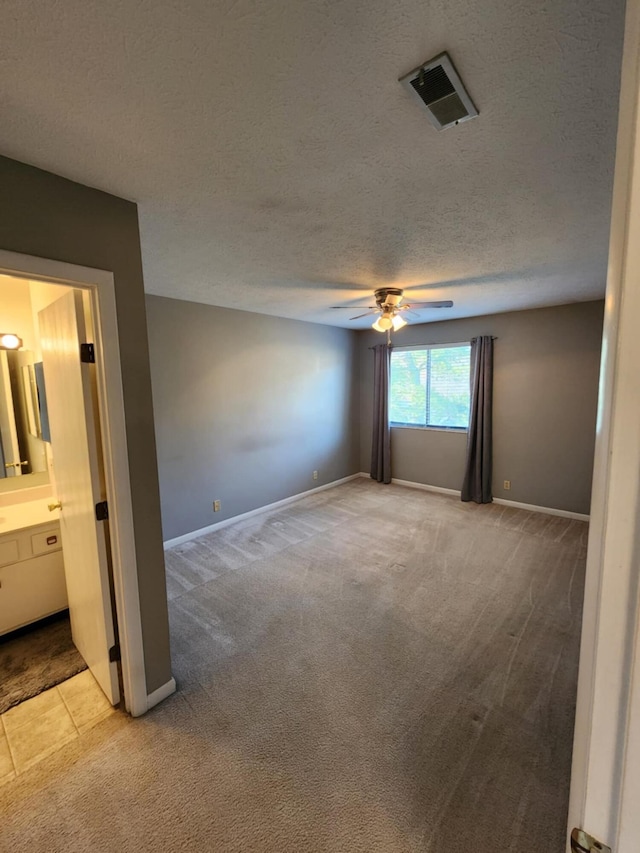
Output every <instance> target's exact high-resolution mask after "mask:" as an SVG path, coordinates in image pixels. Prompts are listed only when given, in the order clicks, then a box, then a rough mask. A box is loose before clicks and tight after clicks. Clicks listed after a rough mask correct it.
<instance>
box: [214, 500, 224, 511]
mask: <svg viewBox="0 0 640 853" xmlns="http://www.w3.org/2000/svg"><path fill="white" fill-rule="evenodd" d="M221 509H222V501H214V502H213V511H214V512H220V510H221Z"/></svg>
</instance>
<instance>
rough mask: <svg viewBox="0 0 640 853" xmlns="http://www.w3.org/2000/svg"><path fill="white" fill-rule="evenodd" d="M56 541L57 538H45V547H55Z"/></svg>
mask: <svg viewBox="0 0 640 853" xmlns="http://www.w3.org/2000/svg"><path fill="white" fill-rule="evenodd" d="M57 541H58V537H57V536H47V545H55V544H56V542H57Z"/></svg>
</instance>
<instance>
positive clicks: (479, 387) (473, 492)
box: [462, 335, 493, 504]
mask: <svg viewBox="0 0 640 853" xmlns="http://www.w3.org/2000/svg"><path fill="white" fill-rule="evenodd" d="M492 405H493V338H492V337H490V336H488V335H485V336H483V337H481V338H473V340H472V341H471V411H470V414H469V435H468V436H467V464H466V469H465V474H464V482H463V484H462V500H463V501H475V502H476V503H478V504H488V503H491V501H492V500H493V496H492V494H491V466H492V464H493V445H492V435H491V432H492V416H491V409H492Z"/></svg>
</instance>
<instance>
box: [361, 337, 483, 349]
mask: <svg viewBox="0 0 640 853" xmlns="http://www.w3.org/2000/svg"><path fill="white" fill-rule="evenodd" d="M479 337H482V335H476V337H475V338H471V340H472V341H475V340H476V338H479ZM487 337H491V340H492V341H497V340H498V336H497V335H490V336H489V335H488V336H487ZM469 343H471V341H470V342H469ZM376 346H378V347H379V346H380V344H376ZM376 346H373V347H367V349H375V348H376ZM388 346H390V347H393V344H388ZM412 346H414V344H412ZM415 346H416V347H419V346H425V347H430V346H432V344H415ZM443 346H446V344H443Z"/></svg>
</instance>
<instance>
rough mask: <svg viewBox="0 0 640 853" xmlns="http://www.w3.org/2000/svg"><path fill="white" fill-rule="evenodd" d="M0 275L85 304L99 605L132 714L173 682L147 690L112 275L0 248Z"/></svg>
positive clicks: (166, 691)
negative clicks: (101, 568)
mask: <svg viewBox="0 0 640 853" xmlns="http://www.w3.org/2000/svg"><path fill="white" fill-rule="evenodd" d="M0 274H1V275H6V276H11V277H13V278H14V279H20V280H21V281H23V282H24V281H29V282H33V283H36V284H38V285H41V286H43V287H44V286H46V288H48V289H50V290H51V289H55V291H56V293H58V294H60V293H62V292H64V288H66V289H67V290H73V291H75V292H76V293H75V298H76V300H78V299H80V300H81V302H82V303H83V305H85V306H86V305H88V306H89V311H88V312H86V311H85V310H84V309H83V310H81V311H80V312H79V313H80V314H81V315H82V316H83V317H84V318H85V319H86V318H87V317H89V318H90V324H91V323H92V324H93V329H90V330H89V331H91V333H92V336H93V341H91V343H93V355H94V356H95V364H94V365H93V366H92V367H91V368H90V369H91V370H92V371H93V372H94V378H95V382H94V384H93V391H92V392H91V395H90V396H91V401H90V402H91V405H90V406H88V407H87V411H89V410H90V409H92V411H93V415H94V417H95V425H96V427H97V428H98V430H99V433H100V438H101V444H102V447H103V450H104V453H103V454H102V463H103V483H102V489H103V494H104V496H105V497H106V501H107V505H106V507H105V510H106V511H107V512H108V522H107V524H108V536H106V537H105V547H108V550H109V554H110V557H111V568H112V576H111V590H110V593H111V594H110V595H109V596H108V595H106V594H105V595H103V596H102V603H103V606H105V607H106V606H107V604H108V603H110V604H112V605H113V609H114V610H115V613H116V614H117V622H118V637H117V639H118V642H115V639H116V638H115V636H114V637H113V645H112V646H110V647H109V648H110V650H111V655H112V656H113V657H118V656H119V657H120V659H121V685H120V688H121V700H122V706H123V707H124V709H125V710H126V711H128V712H129V713H130V714H131V715H133V716H138V715H140V714H143V713H145V712H146V711H147V710H148V708H149V707H151V706H152V705H153V704H155V703H156V702H158V701H161V699H162V698H164V696H165V695H169V693H170V692H172V690H173V689H175V686H174V683H173V682H172V683H171V684H168V685H166V686H163V689H162V690H161V691H155V693H154V694H153V695H152V696H151V697H148V696H147V690H146V679H145V669H144V656H143V645H142V629H141V615H140V601H139V593H138V577H137V566H136V552H135V546H134V536H133V517H132V507H131V494H130V475H129V463H128V455H127V441H126V431H125V421H124V403H123V392H122V377H121V369H120V348H119V340H118V328H117V318H116V305H115V287H114V278H113V274H112V273H110V272H106V271H103V270H96V269H91V268H86V267H78V266H76V265H72V264H66V263H61V262H58V261H52V260H48V259H42V258H36V257H32V256H26V255H19V254H16V253H13V252H5V251H0ZM61 286H62V288H61ZM56 322H57V321H56ZM90 324H89V325H90ZM86 342H89V341H86ZM65 393H66V389H65ZM85 402H87V401H85ZM20 461H22V460H20ZM54 465H55V461H54ZM45 485H46V484H45ZM56 497H59V496H56ZM53 502H54V503H55V502H56V501H53ZM63 512H64V509H63ZM107 586H108V585H107ZM107 598H110V599H111V601H110V602H107ZM90 663H92V664H93V663H94V662H93V661H92V662H90ZM156 694H158V695H156ZM160 694H162V695H160Z"/></svg>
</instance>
